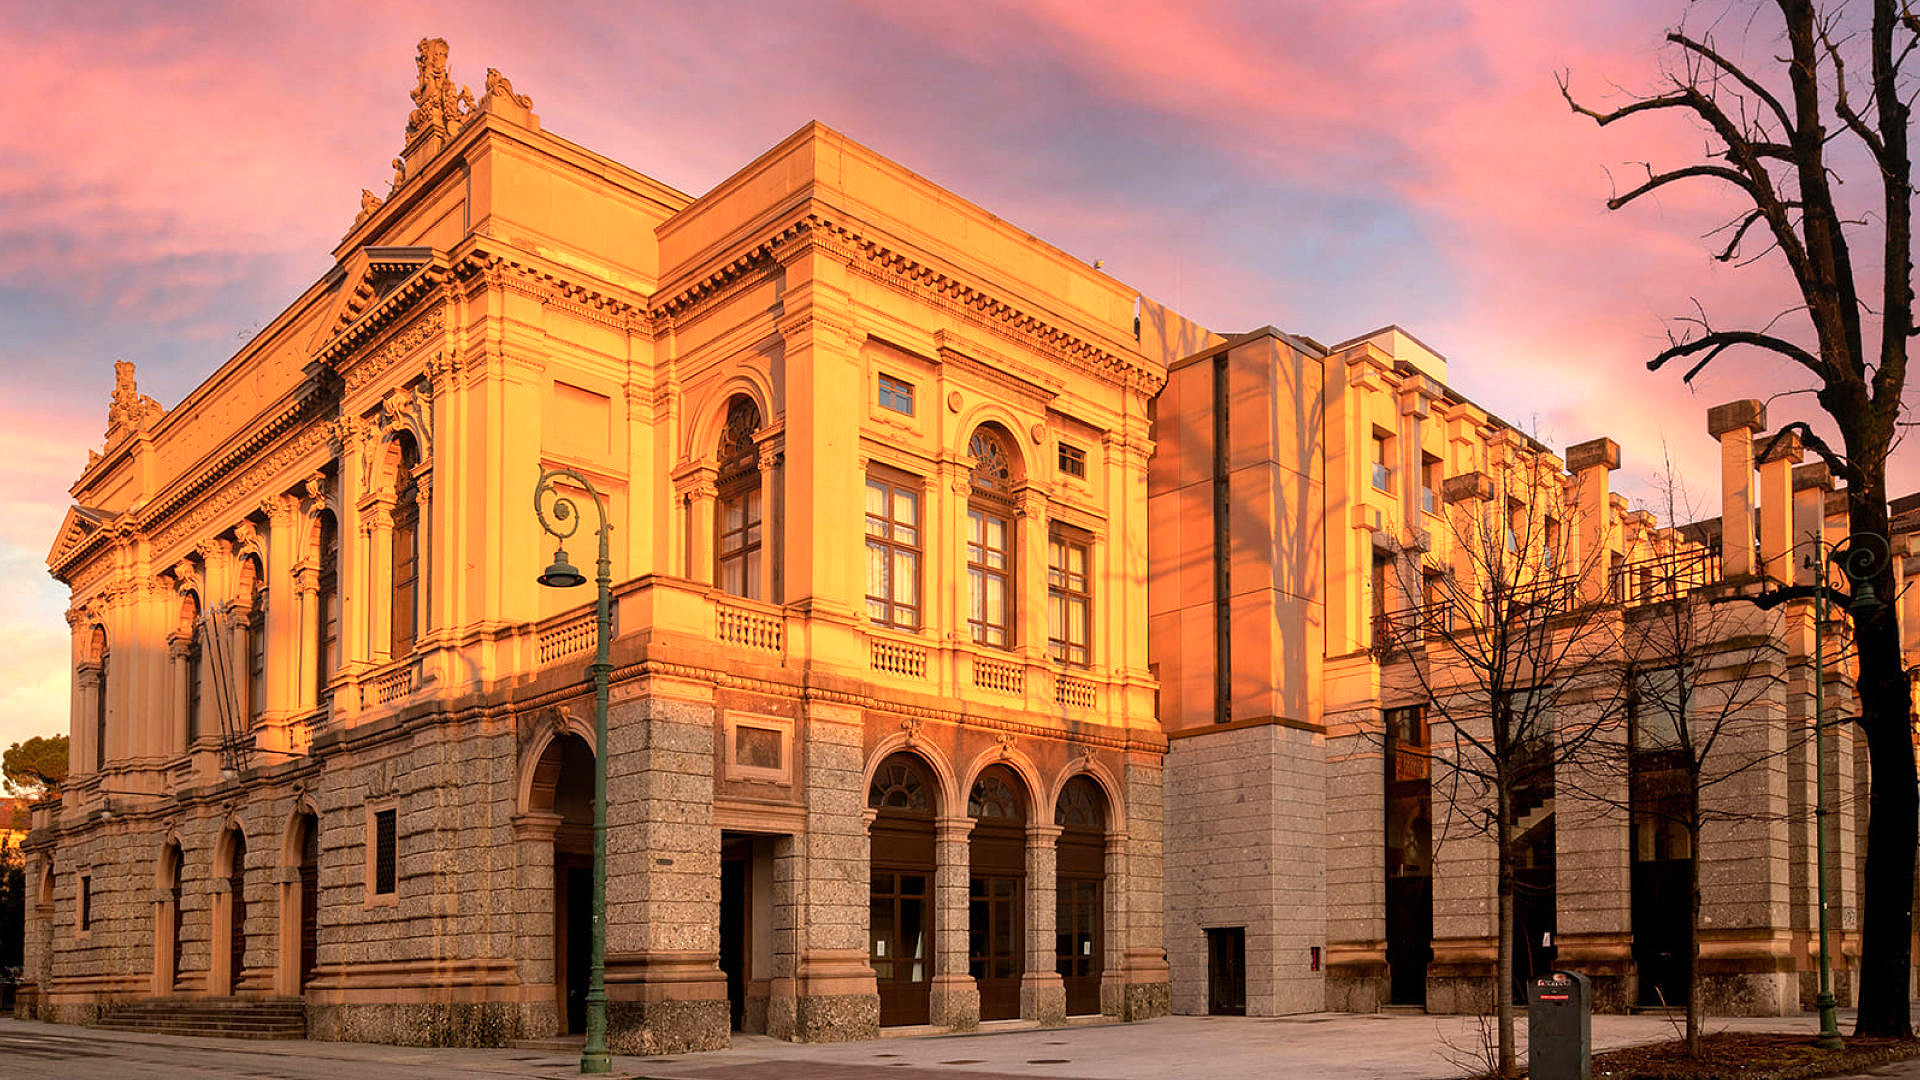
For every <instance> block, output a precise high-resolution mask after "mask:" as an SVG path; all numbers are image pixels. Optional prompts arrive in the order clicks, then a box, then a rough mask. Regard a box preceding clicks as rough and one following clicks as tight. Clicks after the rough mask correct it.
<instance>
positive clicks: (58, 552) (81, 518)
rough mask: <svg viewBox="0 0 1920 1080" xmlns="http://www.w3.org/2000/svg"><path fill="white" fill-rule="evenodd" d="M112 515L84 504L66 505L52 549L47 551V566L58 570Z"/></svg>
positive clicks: (109, 512) (103, 526) (102, 527)
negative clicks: (64, 514) (65, 513)
mask: <svg viewBox="0 0 1920 1080" xmlns="http://www.w3.org/2000/svg"><path fill="white" fill-rule="evenodd" d="M113 516H114V515H113V513H112V512H111V511H107V510H95V509H92V508H91V507H86V506H71V507H68V508H67V516H66V517H65V518H64V519H62V520H61V522H60V531H59V532H57V533H55V534H54V540H53V550H51V551H49V552H47V566H48V567H50V568H52V569H54V570H56V571H58V570H59V569H60V567H62V566H64V565H66V563H67V561H68V560H69V559H71V558H72V557H73V556H74V554H75V553H76V552H78V551H79V550H80V548H81V547H82V546H83V545H85V544H86V542H87V541H88V540H90V539H92V538H93V536H94V534H95V533H98V532H99V531H100V530H102V529H104V528H106V525H107V522H108V521H109V520H111V519H112V518H113Z"/></svg>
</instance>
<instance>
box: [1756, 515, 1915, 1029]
mask: <svg viewBox="0 0 1920 1080" xmlns="http://www.w3.org/2000/svg"><path fill="white" fill-rule="evenodd" d="M1809 539H1811V540H1812V541H1813V542H1814V544H1815V545H1816V550H1817V551H1819V553H1820V555H1824V556H1825V558H1820V557H1819V555H1810V556H1808V557H1807V561H1808V563H1810V564H1811V565H1812V567H1813V569H1814V572H1815V574H1817V575H1820V576H1823V577H1824V576H1825V575H1824V572H1823V570H1822V566H1823V564H1824V563H1827V562H1831V563H1833V564H1834V565H1835V566H1838V567H1839V568H1840V570H1841V572H1842V573H1844V574H1845V575H1846V576H1847V579H1848V580H1849V581H1850V582H1852V583H1853V593H1852V595H1850V596H1849V595H1848V594H1846V593H1842V592H1840V591H1838V590H1836V589H1834V588H1833V587H1832V586H1830V585H1828V584H1827V583H1826V582H1824V581H1817V582H1815V583H1814V584H1812V585H1788V586H1783V587H1780V588H1776V589H1768V590H1767V591H1765V592H1763V593H1761V594H1760V595H1758V596H1743V597H1738V598H1737V599H1742V600H1746V601H1749V602H1750V603H1752V604H1753V605H1754V606H1756V607H1758V608H1760V609H1762V610H1766V609H1768V608H1772V607H1775V606H1778V605H1779V604H1783V603H1785V602H1786V601H1788V600H1803V599H1806V598H1808V597H1812V599H1813V604H1814V615H1813V771H1814V788H1813V801H1814V811H1813V835H1814V861H1815V864H1816V866H1817V867H1818V871H1819V877H1820V888H1819V899H1820V993H1819V995H1818V996H1817V997H1815V998H1814V1004H1815V1005H1816V1006H1817V1007H1818V1008H1819V1010H1820V1036H1819V1038H1818V1039H1817V1040H1816V1041H1815V1045H1816V1046H1818V1047H1820V1048H1821V1049H1822V1050H1839V1049H1841V1048H1842V1046H1844V1045H1845V1044H1844V1043H1842V1042H1841V1040H1840V1021H1839V1016H1838V1013H1837V1012H1836V1009H1835V1003H1834V1000H1833V965H1832V963H1831V962H1830V961H1829V959H1828V954H1827V757H1826V745H1827V736H1826V730H1827V642H1826V632H1827V603H1828V602H1829V600H1836V599H1837V600H1839V601H1841V602H1842V603H1844V604H1845V605H1846V607H1847V610H1848V611H1850V612H1852V613H1854V614H1856V615H1858V614H1864V613H1866V612H1869V611H1872V610H1874V609H1875V608H1877V607H1879V606H1880V599H1879V597H1877V596H1876V595H1874V591H1873V583H1872V579H1873V578H1874V576H1875V575H1877V574H1878V573H1879V572H1880V568H1881V567H1882V566H1884V565H1885V564H1886V563H1887V562H1888V560H1889V559H1890V558H1891V557H1892V552H1891V548H1890V546H1889V545H1888V543H1887V538H1886V537H1884V536H1880V535H1878V534H1876V533H1854V534H1853V535H1851V536H1849V537H1847V538H1846V539H1844V540H1842V541H1840V542H1839V543H1837V544H1833V545H1831V546H1829V545H1827V544H1826V542H1825V540H1824V539H1822V538H1821V537H1820V536H1819V535H1818V534H1814V535H1813V536H1811V537H1809Z"/></svg>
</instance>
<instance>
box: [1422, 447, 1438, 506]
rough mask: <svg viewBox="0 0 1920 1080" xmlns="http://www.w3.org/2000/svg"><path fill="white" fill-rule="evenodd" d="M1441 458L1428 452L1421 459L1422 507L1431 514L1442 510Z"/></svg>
mask: <svg viewBox="0 0 1920 1080" xmlns="http://www.w3.org/2000/svg"><path fill="white" fill-rule="evenodd" d="M1439 491H1440V459H1439V458H1437V457H1434V456H1433V455H1432V454H1427V455H1425V456H1423V457H1422V458H1421V459H1420V509H1421V510H1423V511H1425V512H1426V513H1429V514H1437V513H1439V512H1440V498H1439Z"/></svg>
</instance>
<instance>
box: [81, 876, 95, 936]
mask: <svg viewBox="0 0 1920 1080" xmlns="http://www.w3.org/2000/svg"><path fill="white" fill-rule="evenodd" d="M80 929H82V930H91V929H93V875H92V874H81V875H80Z"/></svg>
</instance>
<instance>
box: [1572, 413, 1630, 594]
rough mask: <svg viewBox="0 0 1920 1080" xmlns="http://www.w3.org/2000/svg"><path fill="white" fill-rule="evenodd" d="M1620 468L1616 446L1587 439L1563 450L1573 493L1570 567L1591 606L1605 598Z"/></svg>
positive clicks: (1607, 441) (1601, 439)
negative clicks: (1615, 479)
mask: <svg viewBox="0 0 1920 1080" xmlns="http://www.w3.org/2000/svg"><path fill="white" fill-rule="evenodd" d="M1619 467H1620V444H1619V443H1617V442H1614V441H1613V440H1612V439H1608V438H1604V437H1602V438H1598V439H1589V440H1587V441H1586V442H1583V443H1576V444H1574V445H1572V446H1569V447H1567V471H1568V472H1570V473H1572V474H1573V482H1574V488H1575V491H1576V492H1577V493H1578V494H1577V496H1576V500H1575V503H1574V509H1573V516H1574V520H1573V521H1571V522H1568V526H1569V527H1571V528H1572V529H1573V539H1574V559H1575V560H1576V562H1575V563H1574V567H1575V568H1577V570H1578V572H1579V574H1580V599H1581V600H1583V601H1585V602H1587V603H1595V602H1598V601H1599V600H1600V599H1602V598H1603V597H1605V596H1606V594H1607V589H1608V586H1609V582H1608V581H1607V574H1608V571H1609V570H1610V569H1611V560H1610V559H1609V558H1608V556H1609V554H1610V553H1611V552H1612V550H1613V514H1612V512H1611V511H1612V509H1613V507H1612V498H1613V471H1614V470H1615V469H1618V468H1619Z"/></svg>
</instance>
